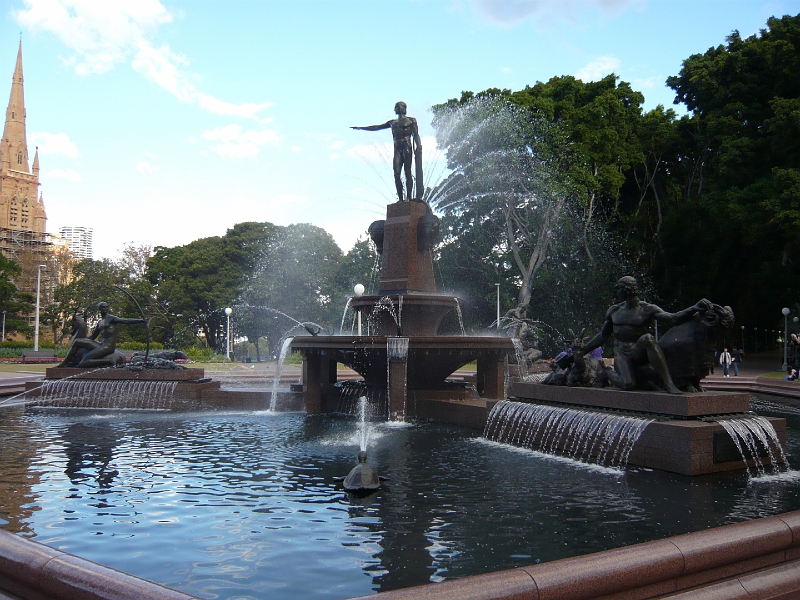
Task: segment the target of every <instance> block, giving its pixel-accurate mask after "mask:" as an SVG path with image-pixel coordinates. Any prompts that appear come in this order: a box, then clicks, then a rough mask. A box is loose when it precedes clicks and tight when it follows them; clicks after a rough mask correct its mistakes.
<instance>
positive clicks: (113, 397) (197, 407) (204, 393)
mask: <svg viewBox="0 0 800 600" xmlns="http://www.w3.org/2000/svg"><path fill="white" fill-rule="evenodd" d="M127 384H130V385H127ZM43 386H48V387H50V388H51V390H56V386H60V388H59V389H57V390H56V393H55V397H53V398H48V399H46V400H45V399H41V400H40V398H42V396H44V395H45V394H46V393H47V392H45V391H44V389H43ZM68 388H72V389H68ZM51 390H48V392H49V391H51ZM25 391H26V393H27V394H26V397H27V398H29V399H30V402H29V403H28V404H30V405H33V406H49V407H56V408H92V409H118V410H169V411H174V412H196V411H208V410H234V411H258V410H267V409H269V407H270V402H271V400H272V388H271V387H268V386H266V385H265V386H264V387H260V388H223V387H222V386H221V384H220V382H219V381H213V380H212V379H210V378H207V377H205V372H204V370H203V369H175V370H172V369H143V370H141V371H133V370H128V369H117V368H107V369H77V368H59V367H53V368H50V369H47V371H46V378H45V380H44V381H42V380H39V381H29V382H26V384H25ZM304 408H305V407H304V403H303V395H302V394H301V393H299V392H291V391H288V390H286V389H281V390H279V391H278V394H277V397H276V410H277V411H302V410H304Z"/></svg>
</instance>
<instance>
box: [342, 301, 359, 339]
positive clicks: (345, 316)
mask: <svg viewBox="0 0 800 600" xmlns="http://www.w3.org/2000/svg"><path fill="white" fill-rule="evenodd" d="M352 301H353V297H352V296H351V297H350V298H348V299H347V303H346V304H345V305H344V312H343V313H342V324H341V325H340V326H339V333H344V320H345V319H346V318H347V311H348V310H350V303H351V302H352ZM354 325H355V315H353V324H352V325H351V326H350V331H351V332H352V331H353V326H354Z"/></svg>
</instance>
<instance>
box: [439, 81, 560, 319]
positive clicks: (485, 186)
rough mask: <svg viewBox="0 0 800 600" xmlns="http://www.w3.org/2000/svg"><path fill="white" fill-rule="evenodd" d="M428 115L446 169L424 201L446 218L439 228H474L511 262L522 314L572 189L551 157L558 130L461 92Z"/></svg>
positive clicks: (498, 100)
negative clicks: (443, 151) (444, 156)
mask: <svg viewBox="0 0 800 600" xmlns="http://www.w3.org/2000/svg"><path fill="white" fill-rule="evenodd" d="M434 113H435V115H436V116H435V119H434V126H435V127H436V129H437V140H438V142H439V145H440V146H441V147H443V148H445V149H446V152H447V160H448V167H449V168H450V169H452V173H451V175H449V176H448V177H447V179H445V180H444V181H443V182H442V184H440V186H438V187H437V189H436V190H434V191H433V193H432V195H431V197H430V201H431V204H432V205H433V206H434V207H435V208H437V209H438V210H440V211H442V212H443V213H444V215H445V217H447V220H446V221H445V227H446V229H445V231H447V232H449V233H451V234H452V233H455V232H458V231H466V230H474V229H476V228H481V229H482V230H483V232H484V234H485V235H486V238H485V239H486V241H488V242H489V244H491V246H490V247H488V246H487V247H485V248H482V250H484V251H488V252H489V254H490V255H492V254H493V255H497V256H502V257H503V260H505V261H507V262H509V263H511V264H513V265H514V267H515V279H516V282H517V284H518V290H519V293H518V296H517V309H518V311H520V312H522V313H524V312H525V310H526V309H527V307H528V304H529V303H530V298H531V294H532V293H533V289H534V285H535V281H536V275H537V273H538V271H539V270H540V269H541V268H542V266H543V265H544V264H545V262H546V261H547V257H548V252H549V249H550V246H551V245H552V244H553V243H554V239H555V237H556V234H557V231H558V230H559V227H560V221H561V219H563V217H564V207H565V205H566V204H567V201H568V199H569V198H570V195H571V194H572V193H573V192H574V189H572V182H571V179H570V178H569V177H568V176H566V175H567V174H566V173H565V172H564V171H563V169H562V168H561V164H560V163H559V162H558V160H557V157H558V156H559V155H560V152H559V149H560V147H561V146H562V145H563V143H564V141H565V140H564V138H563V136H562V135H561V133H562V132H561V131H560V130H559V128H558V127H556V126H551V125H550V124H549V123H548V122H547V121H546V120H545V119H543V118H542V117H541V116H540V115H538V114H536V113H535V112H534V111H530V110H527V109H524V108H519V107H516V106H514V105H513V104H511V103H510V102H509V101H508V100H507V99H506V98H504V97H502V95H495V94H484V95H481V96H480V97H478V98H474V97H472V96H470V95H464V96H462V99H461V100H460V101H455V100H452V101H450V102H448V103H447V104H445V105H440V106H438V107H435V108H434ZM451 242H452V240H451V239H447V238H445V244H447V243H451Z"/></svg>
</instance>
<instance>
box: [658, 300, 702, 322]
mask: <svg viewBox="0 0 800 600" xmlns="http://www.w3.org/2000/svg"><path fill="white" fill-rule="evenodd" d="M656 309H657V311H656V313H655V314H654V315H653V317H654V318H656V319H658V320H659V321H666V322H667V323H669V324H670V325H680V324H681V323H685V322H686V321H688V320H689V319H691V318H692V317H693V316H695V315H696V314H697V313H699V312H700V311H702V310H710V309H711V302H709V301H708V300H706V299H705V298H703V299H702V300H700V302H698V303H697V304H695V305H694V306H690V307H689V308H684V309H683V310H680V311H678V312H676V313H668V312H666V311H665V310H661V309H660V308H658V307H656Z"/></svg>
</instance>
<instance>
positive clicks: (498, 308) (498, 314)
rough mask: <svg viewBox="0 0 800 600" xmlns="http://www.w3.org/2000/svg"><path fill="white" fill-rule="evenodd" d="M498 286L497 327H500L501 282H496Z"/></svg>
mask: <svg viewBox="0 0 800 600" xmlns="http://www.w3.org/2000/svg"><path fill="white" fill-rule="evenodd" d="M495 286H497V328H498V329H500V284H499V283H495Z"/></svg>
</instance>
